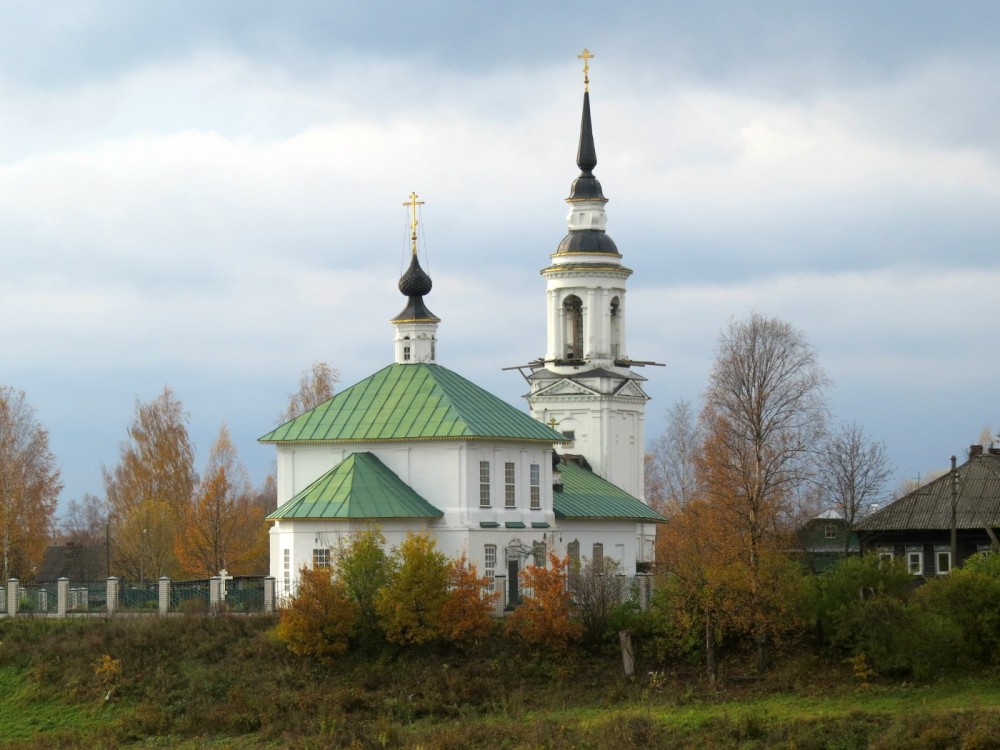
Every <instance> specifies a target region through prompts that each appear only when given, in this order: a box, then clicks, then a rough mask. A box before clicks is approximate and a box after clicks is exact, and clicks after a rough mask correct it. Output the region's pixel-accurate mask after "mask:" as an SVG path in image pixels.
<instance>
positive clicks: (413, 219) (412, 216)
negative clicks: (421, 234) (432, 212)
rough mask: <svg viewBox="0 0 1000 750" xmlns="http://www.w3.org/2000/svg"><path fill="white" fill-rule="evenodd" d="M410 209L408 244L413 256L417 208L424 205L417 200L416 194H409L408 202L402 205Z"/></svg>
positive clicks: (415, 252) (415, 246) (415, 245)
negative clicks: (409, 243) (410, 244)
mask: <svg viewBox="0 0 1000 750" xmlns="http://www.w3.org/2000/svg"><path fill="white" fill-rule="evenodd" d="M403 205H404V206H409V207H410V242H412V243H413V254H414V255H416V254H417V224H418V223H419V222H417V206H422V205H424V202H423V201H418V200H417V194H416V193H414V192H411V193H410V200H408V201H406V203H404V204H403Z"/></svg>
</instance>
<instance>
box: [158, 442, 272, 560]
mask: <svg viewBox="0 0 1000 750" xmlns="http://www.w3.org/2000/svg"><path fill="white" fill-rule="evenodd" d="M267 546H268V540H267V528H266V526H265V523H264V512H263V508H262V507H261V506H260V505H259V504H258V503H257V502H255V498H254V496H253V491H252V489H251V486H250V480H249V478H248V477H247V472H246V469H245V468H244V466H243V464H242V463H241V462H240V460H239V456H238V455H237V453H236V446H234V445H233V441H232V438H231V437H230V435H229V430H228V429H227V428H226V426H225V425H223V426H222V427H221V428H220V429H219V436H218V437H217V438H216V440H215V443H214V444H213V445H212V451H211V454H210V455H209V459H208V468H207V469H206V470H205V476H204V477H203V478H202V481H201V483H200V484H199V486H198V490H197V493H196V495H195V498H194V501H193V502H191V503H189V504H188V505H187V507H186V508H185V511H184V516H183V519H182V523H181V533H180V534H179V535H178V536H177V539H176V545H175V549H176V552H177V557H178V559H179V560H180V562H181V566H182V568H183V569H184V570H185V571H186V572H188V573H189V574H192V575H195V576H204V577H208V576H213V575H216V574H218V573H219V571H221V570H223V569H225V570H227V571H228V572H229V573H231V574H234V575H248V574H255V573H262V572H264V570H265V569H266V567H267Z"/></svg>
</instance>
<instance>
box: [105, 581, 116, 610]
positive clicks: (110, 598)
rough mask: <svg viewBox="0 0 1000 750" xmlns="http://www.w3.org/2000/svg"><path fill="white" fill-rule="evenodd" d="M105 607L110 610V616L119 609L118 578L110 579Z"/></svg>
mask: <svg viewBox="0 0 1000 750" xmlns="http://www.w3.org/2000/svg"><path fill="white" fill-rule="evenodd" d="M105 606H107V608H108V614H109V615H113V614H114V613H115V610H116V609H118V578H117V577H116V576H111V577H110V578H108V588H107V594H106V595H105Z"/></svg>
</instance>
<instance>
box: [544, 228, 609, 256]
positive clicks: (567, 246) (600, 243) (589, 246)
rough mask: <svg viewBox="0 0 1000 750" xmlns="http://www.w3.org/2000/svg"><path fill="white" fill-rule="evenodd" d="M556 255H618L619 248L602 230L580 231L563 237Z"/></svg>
mask: <svg viewBox="0 0 1000 750" xmlns="http://www.w3.org/2000/svg"><path fill="white" fill-rule="evenodd" d="M556 253H604V254H606V255H617V256H618V257H621V254H620V253H619V252H618V247H617V245H615V241H614V240H613V239H611V238H610V237H609V236H608V235H607V233H606V232H602V231H601V230H600V229H578V230H576V231H574V232H570V233H569V234H567V235H566V236H565V237H563V239H562V242H560V243H559V247H558V248H556Z"/></svg>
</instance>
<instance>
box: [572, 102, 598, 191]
mask: <svg viewBox="0 0 1000 750" xmlns="http://www.w3.org/2000/svg"><path fill="white" fill-rule="evenodd" d="M576 165H577V166H578V167H579V168H580V176H579V177H577V178H576V179H575V180H573V186H572V187H571V188H570V191H569V198H568V199H567V200H571V201H573V200H577V201H594V200H599V201H603V200H607V199H606V198H605V197H604V193H603V192H602V191H601V183H600V182H598V181H597V178H596V177H594V167H596V166H597V149H596V148H595V147H594V126H593V124H592V123H591V121H590V92H589V91H584V92H583V118H582V119H581V121H580V145H579V147H578V148H577V150H576Z"/></svg>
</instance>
